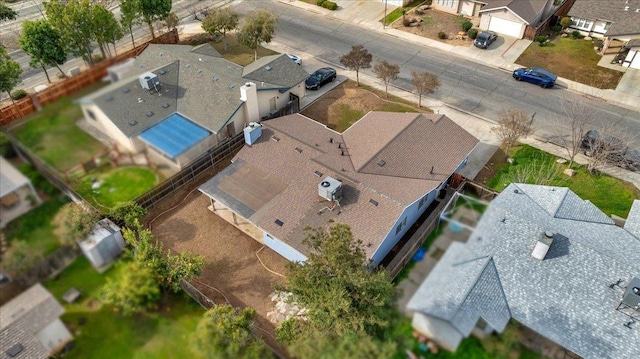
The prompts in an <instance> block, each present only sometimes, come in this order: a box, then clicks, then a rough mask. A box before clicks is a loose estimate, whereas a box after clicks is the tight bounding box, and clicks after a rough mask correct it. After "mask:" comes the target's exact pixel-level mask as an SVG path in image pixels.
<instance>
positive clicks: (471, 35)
mask: <svg viewBox="0 0 640 359" xmlns="http://www.w3.org/2000/svg"><path fill="white" fill-rule="evenodd" d="M467 35H469V38H470V39H471V40H475V39H476V37H478V29H469V31H467Z"/></svg>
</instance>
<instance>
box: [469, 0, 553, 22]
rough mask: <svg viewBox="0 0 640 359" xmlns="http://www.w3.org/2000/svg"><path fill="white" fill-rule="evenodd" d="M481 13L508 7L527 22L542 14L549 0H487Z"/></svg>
mask: <svg viewBox="0 0 640 359" xmlns="http://www.w3.org/2000/svg"><path fill="white" fill-rule="evenodd" d="M484 2H485V3H486V5H485V6H483V7H482V9H480V13H483V12H489V11H495V10H501V9H506V10H509V11H511V12H512V13H514V14H515V15H516V16H518V17H519V18H521V19H522V20H523V21H524V22H526V23H527V24H531V22H532V21H533V20H534V19H535V18H536V17H537V16H538V14H540V13H541V12H542V11H543V10H544V8H545V6H546V4H547V3H548V2H549V0H485V1H484Z"/></svg>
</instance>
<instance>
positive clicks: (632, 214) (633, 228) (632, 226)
mask: <svg viewBox="0 0 640 359" xmlns="http://www.w3.org/2000/svg"><path fill="white" fill-rule="evenodd" d="M624 229H626V230H627V231H628V232H629V233H631V234H633V235H634V236H636V237H638V238H640V200H635V201H633V205H632V206H631V210H630V211H629V215H628V216H627V221H626V222H625V224H624Z"/></svg>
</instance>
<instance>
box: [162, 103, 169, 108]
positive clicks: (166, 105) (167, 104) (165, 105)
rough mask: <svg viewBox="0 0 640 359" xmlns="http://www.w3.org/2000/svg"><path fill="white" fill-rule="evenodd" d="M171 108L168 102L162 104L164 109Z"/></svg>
mask: <svg viewBox="0 0 640 359" xmlns="http://www.w3.org/2000/svg"><path fill="white" fill-rule="evenodd" d="M169 106H171V105H169V103H168V102H165V103H163V104H162V108H169Z"/></svg>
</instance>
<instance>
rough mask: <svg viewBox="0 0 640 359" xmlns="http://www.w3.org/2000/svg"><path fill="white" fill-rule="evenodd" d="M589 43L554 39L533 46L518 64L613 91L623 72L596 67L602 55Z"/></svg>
mask: <svg viewBox="0 0 640 359" xmlns="http://www.w3.org/2000/svg"><path fill="white" fill-rule="evenodd" d="M593 47H594V44H593V42H592V41H588V40H582V39H577V40H574V39H572V38H569V37H565V38H562V37H556V38H555V39H553V40H552V41H551V42H550V43H548V44H547V45H545V46H539V45H538V43H537V42H534V43H532V44H531V45H529V47H528V48H527V49H526V50H525V51H524V52H523V53H522V55H520V57H519V58H518V60H516V63H517V64H520V65H523V66H526V67H531V66H540V67H544V68H546V69H548V70H549V71H551V72H553V73H554V74H556V75H558V76H560V77H564V78H566V79H569V80H572V81H576V82H579V83H582V84H586V85H589V86H593V87H597V88H601V89H615V88H616V86H617V85H618V82H619V81H620V79H621V78H622V74H623V73H622V72H619V71H615V70H611V69H607V68H604V67H599V66H598V61H600V58H601V56H600V55H598V53H597V52H596V50H594V49H593Z"/></svg>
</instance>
